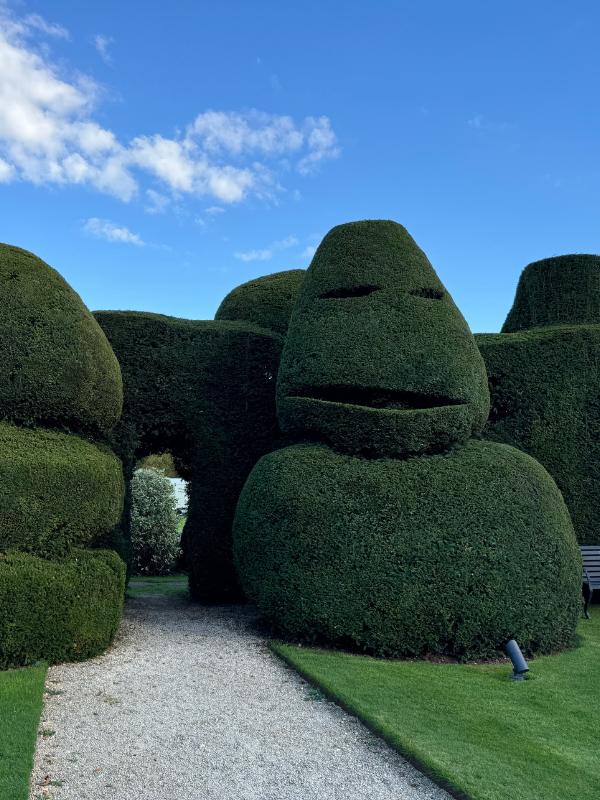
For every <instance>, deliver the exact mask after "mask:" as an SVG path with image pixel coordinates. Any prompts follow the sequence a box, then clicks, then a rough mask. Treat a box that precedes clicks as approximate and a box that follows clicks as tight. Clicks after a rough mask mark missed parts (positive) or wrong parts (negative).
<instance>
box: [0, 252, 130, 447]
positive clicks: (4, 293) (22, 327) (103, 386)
mask: <svg viewBox="0 0 600 800" xmlns="http://www.w3.org/2000/svg"><path fill="white" fill-rule="evenodd" d="M0 304H1V308H2V311H1V314H0V361H1V363H2V373H3V380H1V381H0V419H5V420H12V421H15V422H23V423H27V424H32V423H41V424H44V425H52V426H56V427H64V428H68V429H69V430H73V431H82V430H83V431H100V432H106V431H108V430H110V429H111V428H112V427H113V425H114V424H115V423H116V421H117V419H118V418H119V415H120V413H121V404H122V399H123V394H122V384H121V374H120V370H119V365H118V363H117V360H116V358H115V355H114V353H113V352H112V350H111V348H110V345H109V344H108V342H107V340H106V337H105V336H104V334H103V332H102V330H101V329H100V327H99V326H98V324H97V323H96V321H95V320H94V318H93V316H92V315H91V314H90V312H89V311H88V310H87V308H86V307H85V306H84V304H83V303H82V301H81V298H80V297H79V295H77V294H76V293H75V292H74V291H73V289H71V287H70V286H69V285H68V284H67V283H66V281H65V280H64V279H63V278H62V277H61V276H60V275H59V274H58V272H56V271H55V270H53V269H52V268H51V267H49V266H48V265H47V264H45V263H44V262H43V261H41V260H40V259H39V258H37V257H36V256H34V255H33V254H32V253H29V252H27V251H26V250H21V249H20V248H18V247H12V246H11V245H7V244H0Z"/></svg>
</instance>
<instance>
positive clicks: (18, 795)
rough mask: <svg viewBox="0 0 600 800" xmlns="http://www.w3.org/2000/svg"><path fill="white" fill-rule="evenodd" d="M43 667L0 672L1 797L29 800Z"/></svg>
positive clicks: (45, 670)
mask: <svg viewBox="0 0 600 800" xmlns="http://www.w3.org/2000/svg"><path fill="white" fill-rule="evenodd" d="M46 672H47V667H46V664H39V665H37V666H35V667H29V668H28V669H11V670H6V671H4V672H0V720H2V725H0V797H1V798H2V800H28V798H29V775H30V773H31V769H32V767H33V754H34V750H35V744H36V741H37V730H38V723H39V719H40V715H41V713H42V706H43V696H44V681H45V679H46Z"/></svg>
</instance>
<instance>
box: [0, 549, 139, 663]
mask: <svg viewBox="0 0 600 800" xmlns="http://www.w3.org/2000/svg"><path fill="white" fill-rule="evenodd" d="M124 591H125V565H124V564H123V562H122V561H121V559H120V558H119V557H118V556H117V555H116V553H113V552H110V551H104V550H96V551H87V550H73V551H72V553H71V555H70V556H69V557H68V558H67V559H65V560H59V561H46V560H44V559H41V558H38V557H36V556H33V555H29V554H27V553H16V552H9V553H0V669H5V668H7V667H14V666H22V665H26V664H31V663H32V662H34V661H37V660H41V659H43V660H45V661H50V662H58V661H79V660H83V659H85V658H90V657H91V656H94V655H97V654H98V653H100V652H102V650H104V649H105V648H106V647H107V646H108V644H109V643H110V641H111V639H112V637H113V636H114V634H115V632H116V630H117V627H118V625H119V621H120V618H121V611H122V606H123V596H124Z"/></svg>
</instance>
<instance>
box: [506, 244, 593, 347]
mask: <svg viewBox="0 0 600 800" xmlns="http://www.w3.org/2000/svg"><path fill="white" fill-rule="evenodd" d="M586 324H592V325H593V324H600V256H597V255H584V254H579V253H575V254H573V255H566V256H555V257H554V258H545V259H543V260H542V261H534V262H533V264H529V265H528V266H527V267H525V269H524V270H523V272H522V273H521V277H520V279H519V284H518V286H517V293H516V296H515V301H514V303H513V307H512V308H511V310H510V311H509V314H508V317H507V318H506V322H505V323H504V326H503V328H502V332H503V333H512V332H514V331H520V330H525V329H528V328H539V327H546V326H549V325H586Z"/></svg>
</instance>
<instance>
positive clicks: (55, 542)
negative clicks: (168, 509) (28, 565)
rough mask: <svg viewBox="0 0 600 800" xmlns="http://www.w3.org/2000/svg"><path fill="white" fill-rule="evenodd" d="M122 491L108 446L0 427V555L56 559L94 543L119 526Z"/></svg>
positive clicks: (35, 430) (117, 465) (40, 430)
mask: <svg viewBox="0 0 600 800" xmlns="http://www.w3.org/2000/svg"><path fill="white" fill-rule="evenodd" d="M123 491H124V486H123V472H122V468H121V463H120V461H119V460H118V459H117V458H116V456H115V455H114V454H113V453H112V452H111V451H110V450H108V448H106V447H103V448H100V447H98V446H96V445H94V444H92V443H91V442H88V441H86V440H84V439H81V438H79V437H78V436H74V435H72V434H65V433H60V432H57V431H51V430H48V429H45V428H33V429H29V428H18V427H15V426H14V425H8V424H6V423H0V551H2V550H9V549H18V550H24V551H28V552H31V553H36V554H37V555H40V556H45V557H54V556H62V555H65V554H66V553H68V551H69V548H70V547H72V546H87V545H94V544H95V543H96V542H97V541H98V540H99V539H101V538H102V537H104V536H105V535H106V533H107V532H108V531H110V530H112V529H113V528H114V527H115V526H116V525H117V524H118V523H119V520H120V518H121V513H122V511H123Z"/></svg>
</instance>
